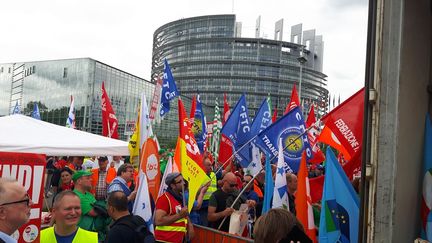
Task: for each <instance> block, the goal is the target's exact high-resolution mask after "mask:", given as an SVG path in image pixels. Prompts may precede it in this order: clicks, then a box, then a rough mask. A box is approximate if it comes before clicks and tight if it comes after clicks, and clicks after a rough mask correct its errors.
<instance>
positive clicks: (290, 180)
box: [286, 173, 297, 215]
mask: <svg viewBox="0 0 432 243" xmlns="http://www.w3.org/2000/svg"><path fill="white" fill-rule="evenodd" d="M286 180H287V190H288V203H289V210H290V212H291V213H293V214H294V215H296V207H295V196H294V194H295V192H296V191H297V176H296V175H294V174H292V173H287V174H286Z"/></svg>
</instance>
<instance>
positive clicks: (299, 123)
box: [256, 107, 312, 173]
mask: <svg viewBox="0 0 432 243" xmlns="http://www.w3.org/2000/svg"><path fill="white" fill-rule="evenodd" d="M305 131H306V129H305V123H304V120H303V116H302V114H301V111H300V109H299V107H295V108H294V109H292V110H291V111H290V112H288V113H287V114H285V115H284V116H283V117H281V118H280V119H279V120H277V121H276V122H275V123H273V124H272V125H270V126H269V127H267V128H266V129H264V130H263V131H262V132H261V133H260V134H259V135H258V137H257V139H256V144H257V145H258V147H260V148H261V149H262V150H263V151H265V152H266V153H270V154H272V155H273V157H277V155H278V141H279V139H280V138H282V145H283V148H284V152H283V153H284V157H285V163H286V165H287V166H285V169H286V171H289V168H291V169H292V171H294V172H295V173H297V171H298V169H299V166H300V160H301V155H302V152H303V150H306V156H307V158H308V159H309V158H311V156H312V149H311V147H310V145H309V140H308V137H307V133H305ZM302 134H303V135H302ZM299 136H300V137H299ZM296 138H298V139H296ZM287 145H289V146H288V147H287Z"/></svg>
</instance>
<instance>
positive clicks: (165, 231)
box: [154, 192, 187, 243]
mask: <svg viewBox="0 0 432 243" xmlns="http://www.w3.org/2000/svg"><path fill="white" fill-rule="evenodd" d="M161 197H166V198H167V199H168V203H169V212H168V215H169V216H171V215H174V214H176V213H177V212H176V207H178V206H180V207H181V204H180V203H179V202H178V201H177V200H176V199H175V198H174V197H173V196H172V195H171V194H170V193H169V192H165V193H164V194H162V195H161V196H160V197H159V198H158V200H159V199H160V198H161ZM156 210H157V208H156ZM186 226H187V219H186V218H181V219H179V220H177V221H175V222H174V223H172V224H171V225H165V226H159V225H158V226H156V228H155V231H154V235H155V239H156V240H157V241H160V242H173V243H174V242H175V243H177V242H178V243H181V242H183V238H184V236H185V235H186Z"/></svg>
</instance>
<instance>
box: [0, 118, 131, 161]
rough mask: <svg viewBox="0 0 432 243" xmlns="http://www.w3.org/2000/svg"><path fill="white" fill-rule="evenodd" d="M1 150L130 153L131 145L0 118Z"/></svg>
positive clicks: (35, 122)
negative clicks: (129, 147)
mask: <svg viewBox="0 0 432 243" xmlns="http://www.w3.org/2000/svg"><path fill="white" fill-rule="evenodd" d="M0 151H2V152H24V153H38V154H45V155H47V156H104V155H112V156H114V155H119V156H124V155H128V154H129V150H128V143H127V142H124V141H121V140H116V139H111V138H106V137H103V136H100V135H95V134H91V133H88V132H83V131H78V130H75V129H71V128H67V127H63V126H58V125H54V124H51V123H48V122H44V121H40V120H36V119H34V118H31V117H28V116H24V115H11V116H5V117H0Z"/></svg>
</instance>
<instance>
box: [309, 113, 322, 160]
mask: <svg viewBox="0 0 432 243" xmlns="http://www.w3.org/2000/svg"><path fill="white" fill-rule="evenodd" d="M314 110H315V109H314V106H313V105H312V106H311V108H310V111H309V115H308V118H307V120H306V127H308V128H309V127H311V126H313V127H312V128H311V129H309V131H308V139H309V144H310V146H311V148H312V158H311V159H310V160H309V161H308V162H309V163H321V162H323V161H324V160H325V156H324V153H323V152H322V151H321V149H320V148H319V146H318V143H317V136H318V134H319V131H318V129H317V127H316V126H315V123H316V118H315V111H314Z"/></svg>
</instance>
